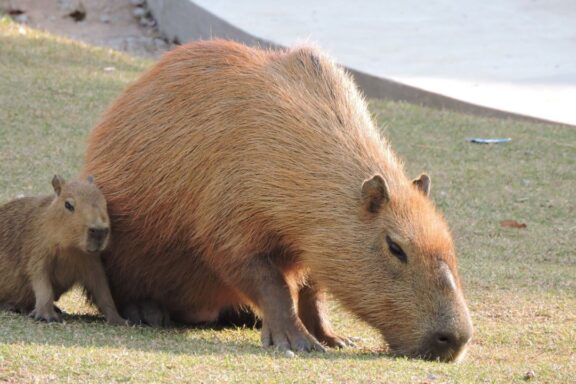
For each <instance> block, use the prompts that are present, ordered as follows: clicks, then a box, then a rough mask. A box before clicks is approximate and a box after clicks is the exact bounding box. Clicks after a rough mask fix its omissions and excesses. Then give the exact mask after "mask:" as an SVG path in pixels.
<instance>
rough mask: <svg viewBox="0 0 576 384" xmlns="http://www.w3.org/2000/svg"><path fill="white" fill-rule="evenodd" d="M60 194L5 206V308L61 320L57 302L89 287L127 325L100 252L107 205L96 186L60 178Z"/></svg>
mask: <svg viewBox="0 0 576 384" xmlns="http://www.w3.org/2000/svg"><path fill="white" fill-rule="evenodd" d="M52 185H53V187H54V191H55V192H56V195H55V196H54V195H51V196H44V197H25V198H20V199H17V200H13V201H11V202H9V203H7V204H5V205H3V206H1V207H0V307H2V308H4V309H10V310H16V311H19V312H25V313H29V312H30V311H32V312H31V313H30V315H31V316H33V317H34V318H35V319H36V320H45V321H48V322H50V321H60V320H61V317H60V314H59V313H58V312H59V311H58V309H57V308H56V307H55V305H54V301H56V300H58V298H59V297H60V296H61V295H62V294H63V293H65V292H67V291H68V290H69V289H70V288H71V287H72V286H73V285H74V284H75V283H80V284H81V285H83V286H84V288H85V289H86V291H87V292H88V294H89V295H90V297H91V298H92V300H93V301H94V303H95V304H96V305H97V306H98V308H99V309H100V310H101V311H102V312H103V313H104V315H105V316H106V320H107V321H108V323H111V324H123V323H125V321H124V319H122V318H121V317H120V315H119V314H118V311H117V310H116V306H115V305H114V301H113V299H112V295H111V294H110V289H109V287H108V282H107V279H106V274H105V272H104V268H103V267H102V261H101V259H100V252H102V250H104V249H105V248H106V246H107V244H108V239H109V232H110V223H109V218H108V214H107V211H106V200H105V199H104V196H103V195H102V193H101V192H100V190H99V189H98V188H97V187H96V186H95V185H94V183H93V179H92V178H89V180H88V181H86V182H81V181H72V182H69V183H66V182H65V181H64V179H62V178H61V177H59V176H54V178H53V179H52Z"/></svg>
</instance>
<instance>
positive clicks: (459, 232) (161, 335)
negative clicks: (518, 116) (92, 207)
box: [0, 19, 576, 383]
mask: <svg viewBox="0 0 576 384" xmlns="http://www.w3.org/2000/svg"><path fill="white" fill-rule="evenodd" d="M150 64H151V63H150V62H148V61H145V60H141V59H137V58H133V57H130V56H126V55H123V54H120V53H117V52H114V51H111V50H106V49H100V48H94V47H90V46H86V45H82V44H79V43H76V42H71V41H69V40H65V39H62V38H59V37H55V36H51V35H48V34H45V33H41V32H37V31H34V30H30V29H27V28H21V27H19V26H18V25H16V24H13V23H12V22H10V21H8V20H7V19H2V20H1V21H0V201H2V202H4V201H7V200H9V199H12V198H14V197H15V196H17V195H18V194H43V193H50V188H51V187H50V178H51V176H52V174H53V173H54V172H59V173H62V174H63V175H64V176H72V175H74V174H75V173H76V172H77V171H78V170H79V168H80V164H81V162H82V153H83V149H84V140H85V138H86V136H87V133H88V131H89V129H90V128H91V127H92V126H93V125H94V123H95V122H96V120H97V119H98V117H99V115H100V114H101V112H102V111H103V110H104V108H105V107H106V105H108V104H109V103H110V102H111V101H112V100H113V98H114V97H115V96H116V95H118V94H119V92H120V91H121V90H122V88H123V87H124V86H126V84H127V83H129V82H130V81H132V80H134V79H135V78H136V77H137V76H138V75H139V74H140V73H141V72H142V71H143V70H145V69H146V68H147V67H149V66H150ZM110 67H113V68H114V69H113V70H111V69H110ZM371 109H372V111H373V113H374V115H375V117H376V118H377V120H378V123H379V125H380V126H382V127H383V129H384V130H385V131H386V135H387V136H388V137H389V138H390V140H391V141H392V143H393V144H394V146H395V148H396V149H397V151H398V153H399V154H400V156H401V157H403V158H404V159H405V161H406V163H407V167H408V169H409V171H410V173H411V174H412V175H417V174H418V173H419V172H421V171H424V170H426V171H428V172H429V173H430V174H431V176H432V180H433V198H434V199H435V201H436V202H437V204H438V206H439V207H440V208H441V209H442V210H443V211H444V212H445V214H446V216H447V218H448V221H449V222H450V223H451V226H452V228H453V232H454V234H455V237H456V242H457V245H458V248H459V255H460V256H459V260H460V269H461V274H462V276H463V279H464V282H465V286H466V293H467V297H468V301H469V305H470V309H471V312H472V316H473V321H474V324H475V328H476V330H475V332H476V333H475V337H474V340H473V343H472V346H471V348H470V351H469V354H468V357H467V359H466V360H465V361H464V362H463V363H461V364H442V363H432V362H423V361H414V360H406V359H393V358H390V357H388V356H385V355H381V354H378V353H376V352H373V351H374V350H375V348H377V347H378V346H379V344H380V340H379V339H378V337H377V335H376V333H375V332H373V331H372V330H371V329H369V328H368V327H367V326H365V325H364V324H361V323H359V322H358V321H356V320H355V319H354V318H353V317H352V316H350V315H349V314H347V313H346V312H344V311H343V310H341V309H340V308H339V307H338V305H337V304H336V303H334V304H333V305H332V316H333V318H334V323H335V325H336V328H337V329H338V330H339V331H340V332H342V333H345V334H348V335H353V336H360V337H362V342H361V343H360V346H359V347H358V348H353V349H347V350H342V351H330V352H329V353H327V354H318V353H314V354H298V355H297V356H296V357H295V358H288V357H286V356H285V355H283V354H277V353H275V352H274V351H270V350H264V349H262V348H260V347H259V341H258V340H259V335H258V331H256V330H252V329H227V330H212V329H202V328H179V329H171V330H155V329H149V328H140V327H131V328H127V327H108V326H105V325H104V323H103V321H102V319H101V318H100V317H98V316H97V315H96V314H95V313H94V310H93V309H92V308H90V307H89V306H87V305H86V304H84V301H83V298H82V297H81V296H80V294H79V293H78V292H77V291H74V292H72V293H70V294H69V295H67V296H66V297H65V298H63V299H62V300H61V306H62V307H63V308H64V310H65V311H66V312H68V313H69V315H67V316H66V324H64V325H61V324H41V323H36V322H34V321H32V320H30V319H28V318H26V317H22V316H18V315H15V314H10V313H5V312H0V382H9V383H16V382H42V383H44V382H58V383H61V382H64V383H65V382H133V383H141V382H158V383H173V382H364V383H370V382H393V383H396V382H414V383H477V382H481V383H484V382H486V383H492V382H502V383H509V382H524V376H525V374H526V372H528V371H529V370H533V371H534V373H535V377H534V378H532V379H530V381H531V382H538V383H561V382H562V383H566V382H576V241H575V240H574V239H576V221H575V220H574V217H576V205H575V203H574V191H575V190H576V128H570V127H563V126H557V125H543V124H533V123H526V122H518V121H511V120H497V119H488V118H479V117H471V116H466V115H461V114H457V113H452V112H445V111H438V110H430V109H426V108H421V107H416V106H412V105H407V104H402V103H391V102H380V101H378V102H377V101H374V102H372V103H371ZM469 136H499V137H500V136H504V137H508V136H509V137H512V139H513V140H512V142H511V143H508V144H501V145H475V144H470V143H467V142H465V141H464V138H466V137H469ZM504 219H515V220H518V221H520V222H523V223H526V224H527V228H525V229H507V228H501V227H500V225H499V222H500V221H501V220H504Z"/></svg>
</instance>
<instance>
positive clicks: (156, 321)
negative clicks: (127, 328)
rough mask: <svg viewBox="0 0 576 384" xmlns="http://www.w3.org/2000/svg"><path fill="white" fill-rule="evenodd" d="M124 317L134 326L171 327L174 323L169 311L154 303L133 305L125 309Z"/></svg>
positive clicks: (123, 311)
mask: <svg viewBox="0 0 576 384" xmlns="http://www.w3.org/2000/svg"><path fill="white" fill-rule="evenodd" d="M122 315H123V316H124V317H125V318H126V319H128V321H129V322H130V323H132V324H136V325H149V326H151V327H170V326H172V321H171V320H170V314H169V313H168V311H167V310H165V309H163V308H161V307H160V306H158V305H156V304H155V303H154V302H152V301H149V300H147V301H144V302H142V303H139V304H136V303H132V304H129V305H127V306H126V307H124V309H123V310H122Z"/></svg>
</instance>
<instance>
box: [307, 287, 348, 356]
mask: <svg viewBox="0 0 576 384" xmlns="http://www.w3.org/2000/svg"><path fill="white" fill-rule="evenodd" d="M298 316H300V320H302V323H304V325H305V326H306V328H307V329H308V332H310V333H311V334H312V335H314V337H316V339H318V341H320V342H321V343H324V344H326V345H327V346H329V347H332V348H343V347H346V346H349V345H353V342H352V341H351V340H350V339H349V338H347V337H341V336H338V335H336V334H335V333H334V331H333V330H332V325H331V324H330V322H329V321H328V317H327V314H326V293H325V292H324V291H323V290H320V289H318V288H317V286H316V285H315V284H314V283H311V284H309V285H306V286H304V287H302V288H301V289H300V292H298Z"/></svg>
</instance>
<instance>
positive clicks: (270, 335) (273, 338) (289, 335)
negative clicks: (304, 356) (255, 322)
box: [261, 323, 326, 352]
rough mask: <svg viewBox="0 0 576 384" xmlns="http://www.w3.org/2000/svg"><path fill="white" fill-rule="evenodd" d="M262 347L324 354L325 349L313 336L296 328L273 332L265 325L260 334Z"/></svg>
mask: <svg viewBox="0 0 576 384" xmlns="http://www.w3.org/2000/svg"><path fill="white" fill-rule="evenodd" d="M261 340H262V345H263V346H265V347H274V348H276V349H278V350H280V351H288V350H292V351H296V352H312V351H316V352H325V351H326V349H325V348H324V347H323V346H322V344H320V343H319V342H318V341H317V340H316V339H315V338H314V337H313V336H311V335H309V334H307V333H304V332H302V331H299V330H298V329H297V328H294V329H292V330H287V329H278V330H274V329H272V328H271V327H268V326H267V325H266V324H265V323H264V324H263V326H262V334H261Z"/></svg>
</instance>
